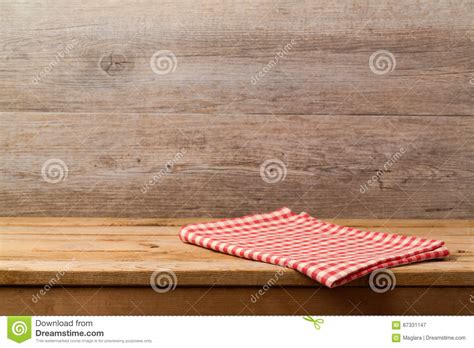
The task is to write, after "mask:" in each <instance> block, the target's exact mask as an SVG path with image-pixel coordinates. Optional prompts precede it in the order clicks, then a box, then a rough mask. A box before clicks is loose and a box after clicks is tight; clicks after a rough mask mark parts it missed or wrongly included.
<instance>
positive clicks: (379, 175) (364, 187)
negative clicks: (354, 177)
mask: <svg viewBox="0 0 474 348" xmlns="http://www.w3.org/2000/svg"><path fill="white" fill-rule="evenodd" d="M405 153H406V150H405V148H403V147H401V148H400V150H398V151H397V152H395V153H394V154H393V155H388V156H387V157H388V160H387V161H385V163H384V165H383V168H382V169H379V170H377V172H376V173H375V175H374V176H372V177H371V178H370V179H369V180H367V182H366V183H365V184H364V185H360V188H359V191H360V193H366V192H367V191H368V190H369V188H370V187H371V186H373V185H375V184H376V183H377V182H379V181H380V179H382V178H383V177H384V175H385V173H386V172H387V171H388V170H389V169H390V168H391V167H392V166H393V165H394V164H395V163H396V162H397V161H398V160H400V158H401V157H402V156H403V155H404V154H405Z"/></svg>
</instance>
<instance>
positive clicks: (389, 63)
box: [369, 50, 397, 75]
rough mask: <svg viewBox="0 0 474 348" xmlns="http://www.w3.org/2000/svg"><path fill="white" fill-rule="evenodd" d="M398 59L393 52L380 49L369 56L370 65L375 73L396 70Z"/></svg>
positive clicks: (382, 73) (381, 73)
mask: <svg viewBox="0 0 474 348" xmlns="http://www.w3.org/2000/svg"><path fill="white" fill-rule="evenodd" d="M396 66H397V61H396V59H395V56H394V55H393V54H392V52H390V51H387V50H379V51H375V52H374V53H372V55H371V56H370V58H369V67H370V70H372V72H373V73H374V74H377V75H385V74H388V73H390V72H392V71H394V70H395V67H396Z"/></svg>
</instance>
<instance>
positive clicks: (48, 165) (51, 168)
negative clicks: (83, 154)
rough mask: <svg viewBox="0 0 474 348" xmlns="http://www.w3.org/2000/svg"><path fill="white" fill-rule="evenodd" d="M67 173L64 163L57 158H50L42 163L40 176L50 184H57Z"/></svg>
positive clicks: (67, 169) (64, 178)
mask: <svg viewBox="0 0 474 348" xmlns="http://www.w3.org/2000/svg"><path fill="white" fill-rule="evenodd" d="M68 173H69V168H68V167H67V165H66V163H64V161H63V160H61V159H59V158H51V159H49V160H47V161H45V162H44V163H43V166H42V167H41V176H42V178H43V180H44V181H46V182H47V183H50V184H57V183H58V182H60V181H64V180H66V178H67V175H68Z"/></svg>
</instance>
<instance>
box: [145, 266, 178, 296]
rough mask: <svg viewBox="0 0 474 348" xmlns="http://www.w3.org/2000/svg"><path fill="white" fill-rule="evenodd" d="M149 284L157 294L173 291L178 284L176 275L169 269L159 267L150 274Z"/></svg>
mask: <svg viewBox="0 0 474 348" xmlns="http://www.w3.org/2000/svg"><path fill="white" fill-rule="evenodd" d="M150 285H151V288H152V289H153V291H155V292H157V293H159V294H162V293H165V292H168V291H173V290H174V289H176V286H177V285H178V277H176V273H174V272H173V271H171V270H169V269H159V270H157V271H154V272H153V273H152V274H151V276H150Z"/></svg>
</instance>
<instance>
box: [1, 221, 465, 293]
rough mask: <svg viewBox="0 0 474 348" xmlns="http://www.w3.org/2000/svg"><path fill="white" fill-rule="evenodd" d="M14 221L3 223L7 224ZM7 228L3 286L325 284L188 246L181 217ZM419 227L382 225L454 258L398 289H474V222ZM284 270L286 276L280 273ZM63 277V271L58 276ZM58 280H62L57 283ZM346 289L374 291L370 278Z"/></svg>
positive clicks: (401, 271) (407, 276) (410, 270)
mask: <svg viewBox="0 0 474 348" xmlns="http://www.w3.org/2000/svg"><path fill="white" fill-rule="evenodd" d="M8 220H9V219H5V218H4V219H2V220H1V222H3V221H8ZM75 220H76V221H79V222H78V223H77V226H73V225H70V224H69V225H62V224H61V219H50V221H49V224H48V225H45V224H44V219H43V222H41V220H40V224H39V225H37V226H35V225H33V224H32V222H33V221H34V219H33V220H32V219H31V218H30V220H29V222H28V223H27V224H26V225H25V226H22V225H19V224H17V225H2V226H1V227H0V244H1V245H2V249H1V253H0V285H3V286H6V285H9V286H12V285H15V286H26V285H35V286H38V285H43V284H48V283H49V282H50V280H51V279H55V280H56V282H57V286H60V285H61V286H114V285H115V286H116V285H121V286H149V284H150V275H151V274H152V272H154V271H157V270H160V269H161V270H163V269H169V270H171V271H172V272H174V273H175V274H176V277H177V285H178V287H189V286H263V285H265V284H267V283H268V281H269V280H271V279H274V280H275V277H276V278H277V281H276V285H278V286H307V287H311V288H314V287H318V286H319V284H318V283H316V282H314V281H313V280H311V279H309V278H308V277H306V276H304V275H302V274H300V273H298V272H296V271H294V270H291V269H283V270H282V269H281V268H280V267H277V266H274V265H270V264H266V263H261V262H254V261H249V260H245V259H241V258H237V257H234V256H230V255H225V254H221V253H217V252H213V251H210V250H207V249H204V248H200V247H196V246H194V245H190V244H184V243H182V242H181V241H180V240H179V238H178V231H179V227H178V226H179V225H180V224H181V223H182V222H183V221H182V220H176V221H175V222H174V223H173V222H172V221H168V222H167V224H166V225H156V226H152V225H148V226H143V225H139V224H137V222H135V221H134V220H129V221H128V222H125V221H121V222H119V223H118V225H114V224H110V225H101V226H93V225H90V224H88V223H84V222H80V221H81V219H75ZM335 222H336V223H342V222H345V223H347V225H349V226H358V227H359V228H361V229H365V230H368V229H372V230H373V229H375V228H373V226H372V225H374V222H373V221H372V222H368V223H365V222H364V221H363V220H344V221H339V220H336V221H335ZM425 223H426V225H425V224H421V225H422V226H419V225H420V224H418V226H416V223H415V226H412V225H411V223H410V220H406V221H404V222H403V221H398V222H397V223H394V224H393V225H392V224H391V223H390V222H382V221H380V222H379V223H378V227H377V228H376V230H378V231H381V232H391V233H399V234H405V235H416V236H420V237H427V238H436V239H441V240H444V241H445V242H446V245H447V247H448V248H449V249H450V251H451V256H450V257H449V258H447V259H445V260H443V261H439V260H438V261H431V262H422V263H417V264H412V265H407V266H402V267H395V268H393V269H392V270H393V272H394V274H395V277H396V285H397V287H406V286H422V287H429V288H431V287H446V286H448V287H453V286H471V287H472V286H474V247H473V246H474V225H473V223H472V222H471V223H467V222H465V221H462V222H458V223H457V224H456V222H455V223H454V224H453V226H450V227H449V226H445V225H444V222H443V221H431V223H430V224H428V221H425ZM278 271H282V272H283V274H278V275H277V272H278ZM58 272H62V273H63V274H61V276H60V277H58V276H57V275H58ZM58 278H59V279H58ZM345 286H347V287H367V286H368V279H367V277H364V278H361V279H358V280H355V281H352V282H350V283H348V284H347V285H345Z"/></svg>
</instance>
